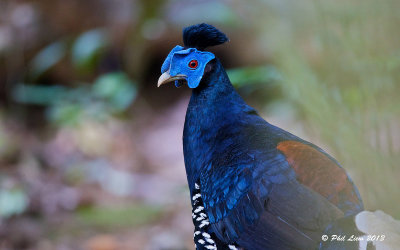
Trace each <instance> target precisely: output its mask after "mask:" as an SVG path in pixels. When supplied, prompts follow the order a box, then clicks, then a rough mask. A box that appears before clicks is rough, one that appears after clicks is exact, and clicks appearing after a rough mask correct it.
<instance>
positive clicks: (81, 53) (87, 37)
mask: <svg viewBox="0 0 400 250" xmlns="http://www.w3.org/2000/svg"><path fill="white" fill-rule="evenodd" d="M107 44H108V39H107V33H106V32H105V31H104V30H102V29H94V30H90V31H87V32H85V33H83V34H82V35H80V36H79V37H78V38H77V39H76V40H75V43H74V44H73V46H72V62H73V63H74V65H75V66H76V67H77V68H79V69H88V68H90V67H91V66H93V64H94V63H95V62H96V59H97V57H98V55H99V54H100V53H101V51H102V50H103V49H104V48H105V47H106V46H107Z"/></svg>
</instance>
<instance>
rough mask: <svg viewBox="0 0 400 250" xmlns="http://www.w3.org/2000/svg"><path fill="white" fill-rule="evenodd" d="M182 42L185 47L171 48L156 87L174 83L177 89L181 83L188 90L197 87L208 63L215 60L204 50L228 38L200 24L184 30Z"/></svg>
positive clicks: (210, 27)
mask: <svg viewBox="0 0 400 250" xmlns="http://www.w3.org/2000/svg"><path fill="white" fill-rule="evenodd" d="M183 41H184V45H185V46H184V47H182V46H179V45H178V46H176V47H175V48H173V49H172V50H171V52H170V53H169V54H168V56H167V58H166V59H165V61H164V63H163V65H162V66H161V73H162V75H161V76H160V78H159V79H158V84H157V86H158V87H159V86H161V85H162V84H165V83H168V82H175V86H177V87H179V86H181V85H182V84H183V83H187V85H188V86H189V88H196V87H197V86H199V84H200V82H201V79H202V78H203V76H204V74H205V73H206V72H207V71H208V70H207V65H208V63H209V62H211V61H212V60H213V59H214V58H215V55H214V54H213V53H211V52H208V51H204V49H205V48H206V47H210V46H215V45H218V44H222V43H224V42H226V41H228V38H227V37H226V35H225V34H224V33H222V32H221V31H219V30H218V29H216V28H215V27H213V26H211V25H209V24H205V23H202V24H197V25H193V26H189V27H187V28H185V29H184V30H183Z"/></svg>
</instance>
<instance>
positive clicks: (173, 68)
mask: <svg viewBox="0 0 400 250" xmlns="http://www.w3.org/2000/svg"><path fill="white" fill-rule="evenodd" d="M214 58H215V56H214V54H213V53H211V52H205V51H199V50H197V49H195V48H188V49H185V48H183V47H182V46H179V45H178V46H176V47H175V48H173V49H172V50H171V52H170V53H169V54H168V56H167V58H166V59H165V61H164V63H163V65H162V66H161V73H165V72H167V71H168V70H169V74H170V76H171V77H174V76H176V75H185V76H186V81H187V85H188V86H189V88H192V89H193V88H196V87H197V86H199V84H200V81H201V78H202V77H203V74H204V69H205V67H206V65H207V63H208V62H210V61H211V60H212V59H214ZM192 60H196V61H197V62H198V65H197V67H196V68H195V69H193V68H190V67H189V62H191V61H192ZM175 86H176V87H179V83H178V81H175Z"/></svg>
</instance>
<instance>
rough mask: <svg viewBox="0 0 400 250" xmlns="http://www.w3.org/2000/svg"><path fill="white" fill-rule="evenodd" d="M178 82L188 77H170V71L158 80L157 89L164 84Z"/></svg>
mask: <svg viewBox="0 0 400 250" xmlns="http://www.w3.org/2000/svg"><path fill="white" fill-rule="evenodd" d="M176 80H186V76H185V75H176V76H170V74H169V71H167V72H164V73H163V74H162V75H161V76H160V78H158V82H157V87H160V86H161V85H163V84H166V83H169V82H173V81H176Z"/></svg>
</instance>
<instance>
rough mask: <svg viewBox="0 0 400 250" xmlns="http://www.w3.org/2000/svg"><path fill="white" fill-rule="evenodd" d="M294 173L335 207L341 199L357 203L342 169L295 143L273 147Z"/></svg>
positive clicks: (287, 142)
mask: <svg viewBox="0 0 400 250" xmlns="http://www.w3.org/2000/svg"><path fill="white" fill-rule="evenodd" d="M277 149H279V150H280V151H281V152H282V153H283V154H284V155H285V156H286V160H287V161H288V162H289V165H290V166H291V167H292V168H293V169H294V171H295V172H296V175H297V180H298V181H299V182H300V183H302V184H303V185H305V186H307V187H309V188H311V189H312V190H314V191H315V192H318V193H319V194H321V195H322V196H324V197H325V198H327V199H328V200H329V201H330V202H332V203H333V204H335V205H338V204H339V203H340V202H341V201H343V199H345V200H348V201H351V202H355V203H357V202H358V197H357V195H356V194H355V193H354V190H353V184H352V183H351V181H350V180H349V179H348V177H347V174H346V172H345V170H344V169H343V168H341V167H340V166H338V165H337V164H336V163H335V162H334V161H332V160H331V159H329V157H327V156H326V155H324V154H323V153H321V152H320V151H318V150H317V149H315V148H313V147H311V146H309V145H306V144H303V143H301V142H297V141H283V142H280V143H279V144H278V146H277Z"/></svg>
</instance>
